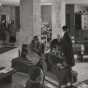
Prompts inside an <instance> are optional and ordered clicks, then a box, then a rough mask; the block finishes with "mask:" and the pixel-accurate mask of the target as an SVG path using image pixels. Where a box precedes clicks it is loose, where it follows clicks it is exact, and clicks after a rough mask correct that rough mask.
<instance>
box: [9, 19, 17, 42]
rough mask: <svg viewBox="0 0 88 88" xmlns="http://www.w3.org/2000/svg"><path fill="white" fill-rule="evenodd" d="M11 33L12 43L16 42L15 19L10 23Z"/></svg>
mask: <svg viewBox="0 0 88 88" xmlns="http://www.w3.org/2000/svg"><path fill="white" fill-rule="evenodd" d="M9 35H10V39H9V41H10V43H15V42H16V27H15V23H14V20H11V23H10V25H9Z"/></svg>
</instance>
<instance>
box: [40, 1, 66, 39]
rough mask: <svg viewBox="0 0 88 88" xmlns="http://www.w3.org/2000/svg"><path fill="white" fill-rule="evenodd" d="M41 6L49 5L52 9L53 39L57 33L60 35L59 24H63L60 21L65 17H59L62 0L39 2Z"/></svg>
mask: <svg viewBox="0 0 88 88" xmlns="http://www.w3.org/2000/svg"><path fill="white" fill-rule="evenodd" d="M41 4H42V5H51V7H52V8H51V9H52V38H53V39H54V38H56V37H57V34H58V33H59V34H61V24H62V23H63V22H64V21H61V20H62V19H63V18H64V17H65V16H64V17H63V18H62V16H61V14H62V12H61V11H63V9H64V8H62V7H61V4H62V0H41ZM61 9H62V10H61ZM63 20H64V19H63ZM63 24H64V23H63Z"/></svg>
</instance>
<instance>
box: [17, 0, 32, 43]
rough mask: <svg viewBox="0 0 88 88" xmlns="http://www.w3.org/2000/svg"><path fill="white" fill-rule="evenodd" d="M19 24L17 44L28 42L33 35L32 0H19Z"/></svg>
mask: <svg viewBox="0 0 88 88" xmlns="http://www.w3.org/2000/svg"><path fill="white" fill-rule="evenodd" d="M20 26H21V28H20V32H18V33H17V42H18V43H19V44H22V43H29V42H30V40H31V39H32V37H33V0H21V5H20Z"/></svg>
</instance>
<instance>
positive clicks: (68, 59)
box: [61, 26, 75, 88]
mask: <svg viewBox="0 0 88 88" xmlns="http://www.w3.org/2000/svg"><path fill="white" fill-rule="evenodd" d="M62 29H63V37H62V40H61V43H62V49H63V53H64V56H65V61H64V62H65V63H64V65H65V67H66V69H67V70H68V73H67V76H66V77H67V78H66V81H67V82H68V84H69V87H66V88H71V86H72V83H71V81H72V73H71V71H72V69H71V68H72V67H73V66H74V65H75V61H74V56H73V48H72V41H71V39H70V36H69V34H68V27H67V26H63V28H62Z"/></svg>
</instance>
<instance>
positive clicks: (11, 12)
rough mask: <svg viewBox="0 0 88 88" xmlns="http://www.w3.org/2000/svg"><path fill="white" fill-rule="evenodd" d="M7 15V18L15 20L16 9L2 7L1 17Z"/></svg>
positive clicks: (0, 9) (0, 10)
mask: <svg viewBox="0 0 88 88" xmlns="http://www.w3.org/2000/svg"><path fill="white" fill-rule="evenodd" d="M2 14H5V15H6V16H7V18H10V19H15V7H14V6H2V7H0V16H1V15H2Z"/></svg>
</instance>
